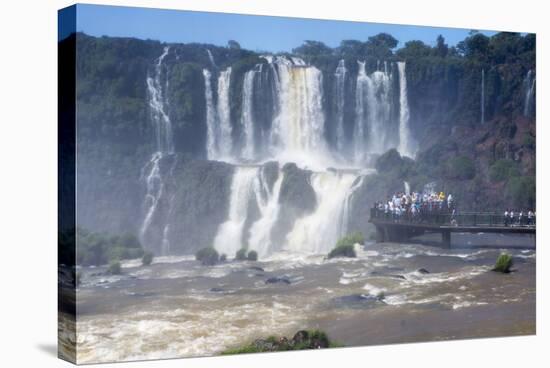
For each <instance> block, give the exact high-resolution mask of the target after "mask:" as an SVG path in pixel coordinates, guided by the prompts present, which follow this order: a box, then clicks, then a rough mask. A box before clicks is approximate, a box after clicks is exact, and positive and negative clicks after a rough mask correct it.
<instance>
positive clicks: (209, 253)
mask: <svg viewBox="0 0 550 368" xmlns="http://www.w3.org/2000/svg"><path fill="white" fill-rule="evenodd" d="M195 258H196V260H197V261H200V262H201V264H202V265H204V266H212V265H215V264H216V263H218V261H219V259H220V257H219V255H218V251H217V250H216V249H214V248H213V247H206V248H202V249H200V250H199V251H198V252H197V253H195Z"/></svg>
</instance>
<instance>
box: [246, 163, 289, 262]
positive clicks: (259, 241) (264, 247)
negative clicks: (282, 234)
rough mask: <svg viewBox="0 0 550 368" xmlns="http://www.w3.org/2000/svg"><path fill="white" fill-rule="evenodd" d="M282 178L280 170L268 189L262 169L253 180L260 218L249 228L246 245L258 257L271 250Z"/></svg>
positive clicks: (277, 215)
mask: <svg viewBox="0 0 550 368" xmlns="http://www.w3.org/2000/svg"><path fill="white" fill-rule="evenodd" d="M283 179H284V174H283V172H282V171H280V172H279V176H278V177H277V180H276V181H275V183H274V184H273V188H272V189H270V188H269V186H268V183H267V180H266V179H265V174H264V171H263V170H261V171H260V175H259V177H257V180H255V181H254V192H255V195H256V201H257V205H258V208H259V210H260V218H259V219H258V220H257V221H256V222H254V223H253V224H252V227H251V228H250V237H249V240H248V246H249V248H250V249H253V250H255V251H256V252H258V256H259V257H264V256H266V255H267V254H269V252H270V251H271V250H272V249H271V248H272V243H271V232H272V229H273V226H275V224H276V222H277V220H278V218H279V210H280V204H279V195H280V193H281V186H282V183H283Z"/></svg>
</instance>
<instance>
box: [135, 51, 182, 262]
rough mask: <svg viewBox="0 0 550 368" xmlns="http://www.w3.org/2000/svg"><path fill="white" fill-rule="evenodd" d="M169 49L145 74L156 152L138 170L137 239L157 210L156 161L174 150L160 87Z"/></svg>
mask: <svg viewBox="0 0 550 368" xmlns="http://www.w3.org/2000/svg"><path fill="white" fill-rule="evenodd" d="M169 51H170V48H169V47H165V48H164V50H163V53H162V54H161V55H160V57H159V58H158V59H157V62H156V64H155V69H154V70H155V73H154V76H153V77H151V76H148V77H147V92H148V98H149V107H150V109H151V120H152V122H153V124H154V132H155V141H156V152H154V153H153V155H152V157H151V160H150V161H149V162H148V163H147V164H146V165H145V167H144V168H143V170H142V178H144V180H145V184H146V188H147V191H146V195H145V200H144V208H145V216H144V219H143V222H142V224H141V227H140V231H139V235H140V238H141V240H142V241H143V240H144V237H145V235H146V233H147V230H148V229H149V226H150V225H151V221H152V219H153V216H154V214H155V212H156V210H157V206H158V202H159V200H160V198H161V196H162V195H163V192H164V179H163V177H162V174H161V170H160V161H161V160H162V158H163V157H164V156H165V155H166V154H171V153H173V152H174V139H173V135H172V123H171V121H170V117H169V116H168V114H167V113H166V109H165V104H166V98H165V96H164V95H165V94H164V93H163V89H165V88H166V85H167V83H168V82H167V81H166V82H165V85H164V86H163V84H162V67H163V61H164V59H165V57H166V56H167V55H168V53H169ZM169 229H170V226H169V224H168V223H167V224H165V226H164V230H163V237H162V245H161V246H162V248H161V250H162V251H163V252H164V251H165V249H169V248H170V243H169V240H168V239H169V238H168V236H169V231H170V230H169Z"/></svg>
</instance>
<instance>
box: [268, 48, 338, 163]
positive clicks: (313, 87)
mask: <svg viewBox="0 0 550 368" xmlns="http://www.w3.org/2000/svg"><path fill="white" fill-rule="evenodd" d="M273 62H274V64H276V68H275V67H273V69H272V70H274V71H275V73H276V79H277V80H276V82H275V88H276V95H277V100H278V113H277V116H276V117H275V119H274V121H273V124H272V130H271V135H270V143H269V146H270V151H271V153H272V154H273V156H274V157H276V158H278V159H280V160H281V161H284V162H288V161H293V162H297V163H300V164H302V165H303V166H322V167H325V166H326V164H327V160H329V161H330V157H329V156H328V151H327V149H326V142H325V137H324V129H325V116H324V113H323V108H322V97H323V89H322V84H323V76H322V73H321V71H320V70H319V69H317V68H315V67H313V66H307V65H306V64H305V63H304V61H303V60H301V59H298V58H293V59H292V60H289V59H287V58H285V57H282V56H278V57H276V58H275V59H274V61H273ZM272 65H273V64H272Z"/></svg>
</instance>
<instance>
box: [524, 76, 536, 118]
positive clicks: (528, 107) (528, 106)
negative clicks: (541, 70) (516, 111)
mask: <svg viewBox="0 0 550 368" xmlns="http://www.w3.org/2000/svg"><path fill="white" fill-rule="evenodd" d="M524 84H525V104H524V107H523V115H524V116H532V115H533V96H534V95H535V84H536V78H535V73H534V72H533V70H531V69H530V70H529V71H528V72H527V76H526V77H525V82H524Z"/></svg>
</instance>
